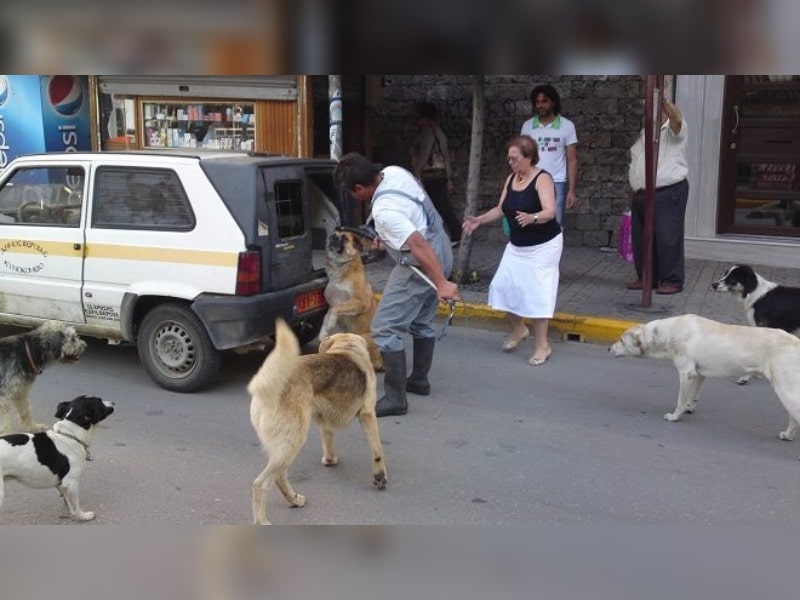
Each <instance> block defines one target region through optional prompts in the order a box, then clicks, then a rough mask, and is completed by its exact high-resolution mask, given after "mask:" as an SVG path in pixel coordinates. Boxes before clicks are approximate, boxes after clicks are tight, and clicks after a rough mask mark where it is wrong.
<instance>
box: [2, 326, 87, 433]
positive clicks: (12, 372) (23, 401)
mask: <svg viewBox="0 0 800 600" xmlns="http://www.w3.org/2000/svg"><path fill="white" fill-rule="evenodd" d="M84 352H86V342H84V341H83V340H82V339H81V338H80V337H78V334H77V333H76V332H75V328H74V327H72V326H71V325H63V324H61V323H58V322H56V321H48V322H46V323H43V324H42V325H40V326H39V327H37V328H36V329H34V330H32V331H26V332H24V333H20V334H18V335H11V336H8V337H4V338H0V435H4V434H6V433H9V427H10V426H11V414H10V411H11V406H10V405H11V404H13V405H14V408H15V409H16V410H17V414H19V420H20V424H21V425H22V427H23V429H25V430H26V431H30V432H32V433H37V432H40V431H45V430H46V429H47V426H46V425H41V424H39V423H35V422H34V420H33V417H32V415H31V406H30V400H29V396H30V390H31V386H32V385H33V382H34V380H35V379H36V376H37V375H39V373H41V372H42V371H43V370H44V369H45V368H46V367H49V366H50V365H52V364H54V363H56V362H75V361H76V360H78V359H79V358H80V357H81V356H83V353H84Z"/></svg>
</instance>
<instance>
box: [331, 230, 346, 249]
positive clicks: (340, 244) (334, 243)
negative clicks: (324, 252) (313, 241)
mask: <svg viewBox="0 0 800 600" xmlns="http://www.w3.org/2000/svg"><path fill="white" fill-rule="evenodd" d="M342 248H344V237H343V236H341V235H339V234H338V233H332V234H331V235H330V237H329V238H328V249H329V250H331V251H333V252H341V251H342Z"/></svg>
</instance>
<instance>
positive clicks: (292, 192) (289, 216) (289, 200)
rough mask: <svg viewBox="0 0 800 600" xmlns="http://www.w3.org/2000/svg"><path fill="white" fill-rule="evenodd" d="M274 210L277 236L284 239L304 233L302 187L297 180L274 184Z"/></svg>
mask: <svg viewBox="0 0 800 600" xmlns="http://www.w3.org/2000/svg"><path fill="white" fill-rule="evenodd" d="M275 212H276V213H277V215H278V237H280V238H281V239H285V238H290V237H297V236H299V235H303V234H304V233H305V231H306V224H305V215H304V214H303V188H302V186H301V184H300V182H299V181H281V182H278V183H276V184H275Z"/></svg>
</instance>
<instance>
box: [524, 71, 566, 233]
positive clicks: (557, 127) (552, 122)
mask: <svg viewBox="0 0 800 600" xmlns="http://www.w3.org/2000/svg"><path fill="white" fill-rule="evenodd" d="M531 106H532V107H533V110H534V113H536V114H535V115H534V116H533V118H532V119H528V120H527V121H525V122H524V123H523V124H522V129H521V130H520V135H528V136H530V137H532V138H533V139H534V140H535V141H536V145H537V146H538V147H539V162H538V163H537V166H538V167H540V168H542V169H544V170H545V171H547V172H548V173H550V175H551V176H552V177H553V181H554V182H555V184H556V219H557V220H558V224H559V225H561V227H562V228H563V227H564V212H565V210H566V209H567V208H573V207H574V206H575V205H576V204H577V197H576V196H575V186H576V184H577V182H578V135H577V133H576V132H575V125H574V124H573V122H572V121H570V120H569V119H567V118H566V117H565V116H564V115H562V114H561V97H560V96H559V95H558V92H557V91H556V89H555V88H554V87H553V86H552V85H537V86H536V87H535V88H533V90H532V91H531Z"/></svg>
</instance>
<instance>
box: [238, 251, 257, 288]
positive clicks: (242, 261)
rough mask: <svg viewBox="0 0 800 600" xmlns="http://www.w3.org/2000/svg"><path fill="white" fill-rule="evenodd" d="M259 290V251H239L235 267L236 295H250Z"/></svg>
mask: <svg viewBox="0 0 800 600" xmlns="http://www.w3.org/2000/svg"><path fill="white" fill-rule="evenodd" d="M260 291H261V252H260V251H258V250H248V251H247V252H239V264H238V266H237V269H236V295H237V296H251V295H253V294H257V293H258V292H260Z"/></svg>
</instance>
